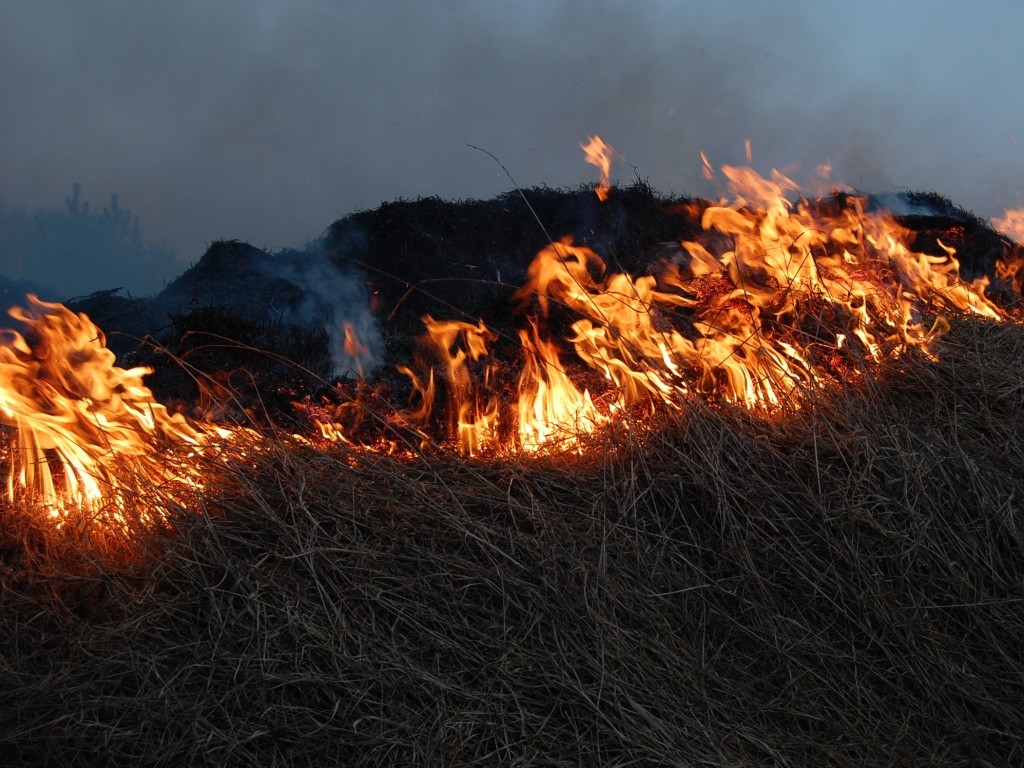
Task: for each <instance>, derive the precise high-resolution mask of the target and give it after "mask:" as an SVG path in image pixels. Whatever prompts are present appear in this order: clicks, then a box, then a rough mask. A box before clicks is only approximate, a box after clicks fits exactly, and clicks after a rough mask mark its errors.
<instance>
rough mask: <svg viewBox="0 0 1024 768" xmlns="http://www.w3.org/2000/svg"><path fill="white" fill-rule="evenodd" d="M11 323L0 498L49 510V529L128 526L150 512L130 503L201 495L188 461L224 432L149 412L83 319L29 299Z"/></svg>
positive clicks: (135, 380)
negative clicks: (74, 524) (81, 521)
mask: <svg viewBox="0 0 1024 768" xmlns="http://www.w3.org/2000/svg"><path fill="white" fill-rule="evenodd" d="M10 314H11V315H12V316H13V317H14V318H15V319H17V320H20V321H21V322H23V323H24V324H25V326H26V331H25V335H22V334H21V333H18V332H16V331H13V330H11V331H6V332H5V336H4V338H3V339H2V343H0V422H2V423H3V424H5V425H7V426H8V427H10V428H12V432H13V434H12V449H11V451H10V455H9V464H10V470H9V475H8V483H7V492H8V498H9V500H11V501H14V500H15V499H19V498H21V499H25V500H27V501H30V502H32V503H36V504H39V505H41V506H42V507H43V508H44V509H46V510H48V512H49V515H50V517H52V518H53V519H54V520H55V521H56V523H57V527H58V528H59V527H61V526H62V525H63V524H64V523H65V522H67V520H69V519H70V518H71V516H72V515H73V513H75V512H80V513H83V514H86V515H87V516H90V517H94V518H95V517H105V518H106V519H107V521H108V522H111V523H113V525H114V526H115V527H121V528H125V527H127V526H128V522H129V516H130V511H131V514H132V515H134V517H133V519H136V520H138V521H140V522H142V523H150V522H152V521H153V517H152V511H151V510H150V509H149V507H148V506H147V505H146V504H145V503H143V504H141V505H140V504H138V503H136V502H138V496H139V494H140V493H143V492H145V491H146V490H147V489H148V490H152V489H154V488H159V489H161V491H162V492H164V493H170V494H171V495H172V496H173V495H175V494H177V495H179V496H182V497H183V496H184V495H185V493H186V492H187V491H190V490H194V489H196V488H198V487H201V478H200V477H199V476H198V475H197V473H196V471H195V469H194V466H193V465H192V464H191V463H190V462H189V461H188V460H187V459H188V457H187V456H186V457H184V458H181V457H176V456H175V455H174V454H173V453H172V452H170V451H169V448H175V447H176V448H185V449H186V451H187V453H189V454H190V455H193V456H194V454H195V453H196V452H198V451H200V450H202V448H203V446H204V445H205V444H207V443H208V442H209V441H210V439H211V438H214V437H216V438H223V437H227V436H228V435H229V431H228V430H225V429H213V428H207V429H202V428H198V427H196V426H194V425H192V424H190V423H189V422H188V421H186V420H185V418H184V417H183V416H181V415H180V414H172V413H169V412H168V411H167V409H166V408H165V407H164V406H163V405H161V404H160V403H158V402H156V400H155V399H154V397H153V395H152V393H151V392H150V390H149V389H148V388H147V387H146V386H145V385H144V384H143V383H142V377H143V376H144V375H145V374H147V373H149V372H150V370H149V369H147V368H130V369H124V368H119V367H118V366H116V365H115V364H114V353H113V352H111V351H110V350H109V349H107V348H106V346H105V339H104V336H103V333H102V332H101V331H100V330H99V329H98V328H97V327H96V326H95V325H94V324H93V323H92V322H91V321H90V320H89V318H88V317H87V316H86V315H84V314H82V313H75V312H72V311H71V310H69V309H67V308H66V307H64V306H62V305H60V304H54V303H49V302H44V301H40V300H39V299H37V298H35V297H34V296H29V297H28V307H27V308H26V309H19V308H14V309H12V310H11V311H10Z"/></svg>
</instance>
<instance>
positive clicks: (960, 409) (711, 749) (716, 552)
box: [0, 320, 1024, 766]
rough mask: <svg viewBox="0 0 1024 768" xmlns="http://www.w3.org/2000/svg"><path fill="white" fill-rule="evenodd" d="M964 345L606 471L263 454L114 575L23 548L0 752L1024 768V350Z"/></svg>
mask: <svg viewBox="0 0 1024 768" xmlns="http://www.w3.org/2000/svg"><path fill="white" fill-rule="evenodd" d="M937 352H938V354H939V358H940V359H939V362H937V363H932V362H929V361H927V360H924V359H920V358H919V357H917V356H915V355H908V356H907V357H905V358H903V359H902V360H899V361H897V363H896V364H895V365H893V366H890V367H888V368H886V369H885V370H884V371H882V372H881V373H880V374H879V376H878V377H877V378H876V379H875V380H873V381H872V382H870V383H869V384H868V385H866V386H864V387H852V386H851V388H850V389H849V391H846V392H838V393H836V394H833V395H830V396H827V397H822V399H821V400H820V402H819V403H818V407H817V408H806V409H803V410H801V411H797V412H794V413H791V414H788V415H786V416H784V417H783V418H781V419H779V420H775V421H765V420H761V419H759V418H758V417H756V416H754V415H751V414H748V413H746V412H742V411H732V410H728V409H723V408H720V407H712V406H710V405H708V404H706V403H703V402H700V401H696V400H695V401H693V402H692V403H691V404H690V405H689V407H688V408H687V410H686V411H685V412H684V413H680V414H677V415H675V416H673V417H671V418H665V419H664V420H663V421H662V422H659V423H658V424H656V425H654V426H653V427H652V428H651V429H649V430H648V429H646V428H645V429H637V430H636V431H635V432H634V433H631V434H626V436H625V438H623V440H622V441H620V442H619V443H616V444H614V445H612V444H607V445H605V446H604V450H602V448H601V446H594V448H593V450H591V451H589V452H588V454H587V455H586V456H585V457H564V456H563V457H558V458H553V457H547V458H535V459H529V460H526V459H523V460H518V461H516V460H508V459H506V460H487V461H480V460H474V461H470V460H463V459H459V458H456V457H449V456H432V457H421V458H419V459H415V460H400V459H397V458H390V457H386V456H384V457H382V456H375V455H355V456H354V455H352V454H349V453H346V452H345V449H343V448H340V447H335V448H333V449H332V450H331V451H329V452H324V451H320V450H314V449H313V448H312V447H309V446H303V445H300V444H292V443H290V442H286V441H284V440H276V439H274V438H266V439H265V440H264V441H263V443H262V445H260V446H259V450H255V446H254V450H253V451H252V452H251V453H250V455H249V457H248V458H247V459H245V460H244V461H242V460H240V461H239V462H238V463H237V464H235V465H234V466H232V467H230V468H228V469H227V470H224V469H221V470H220V473H219V474H217V475H216V478H215V480H214V482H213V484H212V487H211V488H210V489H209V490H208V492H207V495H206V496H205V502H204V503H205V504H207V505H208V508H207V509H205V512H204V509H203V508H200V510H199V513H198V514H197V513H196V512H195V511H182V514H181V515H180V516H178V517H176V518H174V519H173V520H172V525H171V530H169V531H164V532H155V533H154V534H153V536H154V541H151V542H149V547H148V551H149V554H148V555H146V556H145V558H144V559H143V560H141V561H140V562H138V563H136V564H135V565H132V566H124V567H121V568H118V569H114V568H106V567H97V568H96V569H94V570H93V571H92V572H91V573H90V572H88V571H83V570H81V569H79V571H78V572H79V575H77V576H70V575H68V574H67V573H66V572H63V571H62V570H61V568H60V562H59V552H57V553H47V552H37V553H36V554H35V555H34V556H33V557H31V558H30V557H28V556H26V555H24V554H20V552H21V550H20V549H19V547H21V546H22V543H21V542H18V541H16V540H12V539H11V538H10V537H8V538H7V539H5V541H4V547H5V549H4V557H5V561H4V565H3V567H2V572H0V585H2V591H0V595H2V596H0V617H2V622H3V626H2V628H0V680H2V684H0V758H4V762H5V764H38V765H42V764H45V765H76V766H79V765H107V764H133V765H167V766H180V765H264V766H271V765H275V766H277V765H311V764H312V765H389V766H390V765H486V766H493V765H546V766H547V765H581V764H582V765H608V766H615V765H656V764H673V765H789V766H829V765H837V766H839V765H849V766H854V765H855V766H864V765H958V764H970V765H980V766H986V765H988V766H1005V765H1010V764H1019V763H1021V762H1024V737H1022V736H1021V734H1024V708H1022V707H1021V704H1020V703H1021V702H1022V701H1024V531H1022V521H1021V505H1022V499H1024V479H1022V472H1021V468H1022V467H1024V426H1022V423H1021V414H1022V413H1024V382H1022V375H1021V374H1022V370H1021V367H1022V363H1021V361H1022V360H1024V329H1022V328H1021V327H1019V326H1015V325H995V324H989V323H983V322H979V321H973V320H960V321H957V322H955V323H954V327H953V329H952V331H951V333H950V334H949V335H947V336H946V337H944V339H943V340H942V341H941V343H940V344H939V345H938V346H937ZM211 471H213V468H211ZM157 544H158V545H159V546H156V545H157ZM47 564H48V567H47V568H44V567H43V566H44V565H47Z"/></svg>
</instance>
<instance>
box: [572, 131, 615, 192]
mask: <svg viewBox="0 0 1024 768" xmlns="http://www.w3.org/2000/svg"><path fill="white" fill-rule="evenodd" d="M580 149H582V150H583V155H584V159H585V160H586V161H587V162H588V163H590V164H591V165H594V166H597V167H598V168H599V169H600V170H601V180H600V181H598V182H597V188H596V189H595V190H594V191H595V192H596V193H597V198H598V200H601V201H602V202H603V201H605V200H607V199H608V195H609V194H610V193H611V183H610V181H609V178H610V176H611V170H612V155H613V154H614V152H615V150H614V149H612V148H611V147H610V146H608V145H607V144H605V143H604V141H603V140H602V139H601V137H600V136H591V137H590V139H589V140H588V141H587V143H586V144H580Z"/></svg>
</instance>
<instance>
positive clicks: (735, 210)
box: [0, 136, 1024, 528]
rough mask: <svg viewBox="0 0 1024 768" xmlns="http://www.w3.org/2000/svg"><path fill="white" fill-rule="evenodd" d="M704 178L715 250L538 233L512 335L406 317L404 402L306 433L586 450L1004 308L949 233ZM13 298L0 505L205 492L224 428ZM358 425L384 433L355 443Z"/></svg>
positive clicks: (849, 376)
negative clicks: (928, 242) (714, 194)
mask: <svg viewBox="0 0 1024 768" xmlns="http://www.w3.org/2000/svg"><path fill="white" fill-rule="evenodd" d="M584 149H585V150H586V151H587V154H588V160H589V161H590V162H594V163H595V164H598V165H599V167H601V169H602V185H599V187H598V189H599V193H600V190H601V189H604V193H605V194H607V190H608V169H609V165H610V158H611V151H612V150H611V148H610V147H608V146H607V145H606V144H604V142H602V141H601V140H600V139H599V137H596V136H595V137H592V138H591V139H590V142H589V144H587V145H586V146H584ZM704 162H705V168H706V170H707V171H708V172H709V175H711V171H712V169H711V167H710V163H708V162H707V160H706V158H704ZM721 174H722V176H724V177H725V179H727V181H728V183H729V185H730V187H731V192H732V201H731V202H730V203H728V204H726V202H724V201H723V202H722V203H720V204H714V205H708V206H706V207H704V208H703V210H702V213H701V219H700V223H701V227H702V228H703V229H704V230H705V231H707V232H709V233H714V234H715V236H714V237H711V238H708V239H707V242H708V243H717V244H718V245H717V246H716V247H715V248H714V249H711V246H710V245H705V244H702V243H699V242H696V241H692V240H682V241H680V242H679V243H678V249H677V251H676V255H674V256H673V257H671V258H669V259H667V260H664V261H663V262H662V263H661V264H659V265H658V267H657V268H656V269H652V270H651V273H650V274H644V275H636V276H634V275H630V274H627V273H624V272H614V271H612V270H610V269H609V268H608V265H607V264H606V263H605V261H604V260H603V259H602V258H601V256H600V255H599V254H598V253H597V252H596V251H594V250H593V249H592V248H591V247H589V246H588V245H586V244H579V243H575V242H574V241H573V240H572V239H571V238H563V239H561V240H558V241H553V242H550V243H549V244H548V245H547V246H546V247H545V248H543V249H542V250H541V251H540V252H539V253H537V255H536V256H535V258H534V259H533V261H532V263H531V264H530V266H529V268H528V270H527V277H526V281H525V282H524V284H523V285H522V286H521V287H520V288H519V289H518V290H517V291H516V292H515V294H514V296H513V297H512V298H513V301H514V303H515V304H516V306H517V307H518V318H519V324H518V328H517V330H516V332H515V334H514V335H513V334H511V333H508V334H506V335H504V336H502V335H501V334H499V333H498V332H496V331H495V330H493V329H491V328H488V327H487V326H486V325H485V324H484V323H483V322H482V321H478V322H476V323H473V322H466V321H462V320H445V319H437V318H434V317H431V316H429V315H427V316H425V317H423V323H424V326H425V332H424V335H423V337H422V344H421V348H422V353H421V354H420V355H419V357H418V358H417V360H416V361H415V362H414V363H412V364H411V365H408V366H400V367H399V368H398V370H399V371H400V372H401V373H403V374H405V376H406V377H407V378H408V386H409V388H410V389H411V392H412V400H411V401H410V403H409V405H408V406H406V407H404V408H403V407H402V406H394V407H392V406H390V405H388V406H387V407H386V408H385V409H383V410H382V409H375V408H374V406H372V405H367V404H366V403H364V402H361V401H360V400H359V399H356V398H354V399H352V400H351V401H350V402H345V403H342V404H341V405H340V406H337V407H335V408H333V409H328V408H326V407H323V408H321V407H320V406H318V405H314V404H307V406H306V412H307V413H308V414H309V415H310V417H311V419H312V421H313V422H314V423H315V424H316V426H317V427H318V428H319V433H320V436H321V438H323V439H325V440H327V441H330V442H333V443H337V444H344V446H345V450H346V451H348V452H349V454H348V455H350V457H357V456H358V455H359V451H387V452H396V451H407V450H409V447H410V446H413V447H414V445H415V442H416V441H417V440H418V441H419V443H420V447H421V449H424V448H429V449H436V448H438V447H440V446H454V447H455V448H456V449H457V450H458V451H460V452H462V453H463V454H466V455H470V456H478V455H486V454H492V455H493V454H535V453H538V452H550V451H573V452H582V451H584V450H586V449H587V446H588V445H590V444H591V443H590V441H592V440H601V439H603V436H605V435H608V434H610V433H611V430H613V429H614V428H615V426H616V425H617V424H623V423H629V424H631V425H633V424H637V423H640V424H642V423H645V421H647V420H646V419H645V418H644V417H645V416H646V415H649V414H652V413H657V412H658V411H662V412H679V411H682V410H683V409H684V407H685V405H686V401H687V399H688V398H693V397H704V398H707V399H710V400H711V401H713V402H715V403H718V404H721V405H723V406H737V407H743V408H747V409H750V410H751V411H753V412H755V413H757V414H760V415H763V416H764V417H765V418H771V417H772V416H773V415H775V414H778V413H779V412H780V411H783V410H787V409H790V410H791V409H799V408H804V407H806V406H807V405H808V404H810V403H811V402H812V401H813V399H814V398H815V397H816V396H817V394H818V393H819V392H821V391H823V390H825V389H826V388H828V387H837V386H846V385H849V384H850V383H853V384H856V382H857V381H858V380H860V379H862V378H863V377H864V376H865V375H866V374H868V373H869V372H870V371H871V369H872V367H873V366H877V365H879V364H882V363H884V362H885V361H886V360H887V359H892V358H895V357H899V356H901V355H904V354H907V353H909V352H910V351H912V350H916V351H919V352H921V353H923V354H925V355H928V356H933V355H934V352H933V350H932V343H933V341H934V340H935V338H936V337H937V336H938V335H939V334H940V333H942V331H943V330H944V329H945V327H946V325H947V324H946V321H945V320H944V318H943V313H966V314H972V315H977V316H979V317H984V318H988V319H993V320H1001V319H1005V317H1006V315H1005V313H1004V311H1003V310H1001V309H1000V308H999V307H998V306H997V305H995V304H994V303H993V302H992V301H991V300H990V299H989V298H987V297H986V295H985V289H986V284H987V283H986V281H985V280H984V279H981V280H978V281H975V282H974V283H972V284H968V283H966V282H964V281H963V280H962V279H961V278H960V276H959V264H958V262H957V259H956V254H955V251H954V250H953V249H952V248H950V247H947V246H944V245H942V244H941V243H940V245H941V246H942V248H943V249H944V252H943V253H942V254H940V255H926V254H924V253H919V252H916V251H914V249H913V247H912V242H913V238H912V236H911V234H910V233H909V232H907V231H906V230H904V229H903V228H902V227H901V226H900V225H899V224H898V223H897V222H896V220H895V219H894V218H893V217H892V216H890V215H888V214H886V213H884V212H882V213H876V212H869V211H868V210H866V206H865V203H864V201H863V200H861V199H859V198H857V197H855V196H845V197H842V198H833V199H832V200H831V201H825V202H817V203H815V202H811V201H808V200H806V199H803V198H801V197H800V196H799V191H800V190H799V189H798V187H797V185H796V184H795V183H794V182H793V181H792V180H790V179H789V178H787V177H786V176H784V175H782V174H780V173H777V172H776V173H773V174H772V176H771V177H770V178H764V177H762V176H760V175H758V174H757V173H755V172H754V171H752V170H750V169H748V168H738V167H731V166H723V167H722V168H721ZM691 210H700V209H699V208H697V207H692V208H691ZM1021 220H1022V221H1024V214H1022V216H1021ZM12 315H13V316H14V317H15V318H16V319H17V320H19V321H21V322H22V323H24V325H25V328H26V330H25V332H24V334H22V333H19V332H16V331H8V332H7V334H6V336H5V337H4V338H3V339H2V343H0V422H2V423H3V424H5V425H6V426H7V427H8V428H9V429H10V437H11V440H10V448H9V451H8V464H9V466H10V472H9V477H8V497H9V499H10V500H11V501H15V500H25V501H28V502H30V503H33V504H38V505H41V506H42V507H43V508H45V509H46V510H48V512H49V514H50V515H51V516H52V517H53V518H54V519H55V520H56V524H57V526H58V527H60V526H62V525H64V524H65V523H66V522H67V521H68V520H70V519H71V518H72V517H73V516H74V515H75V514H76V512H81V513H82V514H83V515H85V516H86V517H88V518H90V519H104V520H107V521H110V522H111V524H112V525H113V526H114V527H118V526H120V527H121V528H126V527H129V523H130V521H131V520H141V521H142V522H147V521H150V520H151V519H152V518H153V515H155V514H156V513H155V512H153V511H152V509H153V508H152V507H151V506H149V505H147V497H146V495H147V493H149V492H150V491H151V490H152V489H159V490H160V492H161V493H163V494H167V495H168V497H169V498H171V499H179V498H184V497H185V496H187V495H188V494H190V493H192V494H194V493H195V492H196V491H198V490H201V489H202V487H203V478H202V477H201V476H200V472H199V471H198V469H197V466H196V462H195V461H194V459H195V457H196V456H197V455H201V454H203V453H204V451H208V450H209V451H213V450H215V449H214V448H211V446H215V444H216V442H217V441H218V440H222V439H224V438H228V437H230V435H232V434H233V432H232V430H228V429H225V428H221V427H215V426H213V425H211V424H205V423H193V422H190V421H188V420H186V419H185V418H184V417H183V416H181V415H179V414H172V413H170V412H169V411H168V410H167V408H165V407H164V406H163V405H161V404H160V403H158V402H157V401H156V399H155V398H154V396H153V394H152V392H151V391H150V390H149V389H148V388H147V387H146V386H145V385H144V384H143V383H142V378H143V376H144V375H145V374H147V373H148V372H149V370H148V369H145V368H131V369H124V368H120V367H118V366H117V365H115V359H114V354H113V353H112V352H111V351H110V350H108V349H107V348H106V346H105V344H104V337H103V334H102V332H101V331H100V330H99V329H98V328H96V326H95V325H93V323H92V322H91V321H90V320H89V319H88V318H87V317H86V316H85V315H84V314H76V313H75V312H72V311H70V310H68V309H67V308H65V307H63V306H61V305H59V304H50V303H47V302H43V301H39V300H38V299H35V298H34V297H30V299H29V305H28V308H27V309H24V310H14V311H12ZM557 328H560V329H563V331H562V332H556V331H555V330H554V329H557ZM564 329H567V330H564ZM344 334H345V340H344V350H345V352H346V354H348V355H350V356H351V357H352V358H353V359H359V358H361V357H363V356H365V351H366V350H365V347H364V345H363V344H362V342H361V341H360V339H359V338H358V334H357V333H356V331H355V329H354V328H353V327H352V326H351V325H347V326H345V327H344ZM498 348H500V349H501V358H502V360H498V359H496V355H497V353H496V352H495V351H494V350H495V349H498ZM508 350H512V353H511V355H512V356H515V357H516V361H517V366H516V367H515V368H514V369H513V368H510V366H509V365H508V364H507V358H508V357H509V356H510V353H509V351H508ZM360 374H362V372H361V371H360ZM584 382H585V385H584ZM364 384H365V382H362V381H360V382H359V386H360V387H362V386H363V385H364ZM367 389H368V387H367ZM359 391H361V392H362V391H365V390H359ZM359 397H360V398H361V397H362V395H360V396H359ZM374 397H377V395H374ZM375 402H377V401H375ZM297 405H299V404H297ZM368 411H372V412H373V416H372V418H364V417H365V414H366V413H367V412H368ZM634 417H640V418H639V419H636V418H634ZM366 423H370V424H371V425H380V424H386V430H388V431H390V435H389V436H387V437H383V436H381V435H379V434H378V435H377V436H376V437H373V438H371V439H368V440H363V439H361V438H356V437H355V436H354V431H355V430H356V429H359V428H361V427H360V424H363V425H365V424H366ZM299 438H300V439H302V440H304V441H305V442H307V443H309V444H312V442H311V441H309V440H306V439H305V438H302V437H301V436H299ZM400 445H401V446H403V447H400ZM353 460H357V459H355V458H353ZM140 499H141V503H140ZM140 510H141V511H140Z"/></svg>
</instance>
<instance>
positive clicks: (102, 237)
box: [0, 183, 174, 297]
mask: <svg viewBox="0 0 1024 768" xmlns="http://www.w3.org/2000/svg"><path fill="white" fill-rule="evenodd" d="M173 268H174V252H173V251H172V250H170V249H168V248H165V247H163V246H153V245H148V244H146V243H145V242H143V239H142V231H141V229H140V227H139V218H138V216H134V215H133V214H132V212H131V210H129V209H127V208H123V207H121V204H120V202H119V201H118V198H117V195H111V196H110V202H109V203H108V205H106V206H104V207H103V209H102V210H101V211H100V212H99V213H94V212H93V211H92V210H91V207H90V204H89V203H88V202H87V201H83V200H82V190H81V185H80V184H78V183H75V184H74V185H72V188H71V194H70V195H69V196H68V197H66V198H65V199H64V209H63V210H60V209H56V210H55V209H43V208H40V209H37V210H36V211H34V212H32V213H28V212H27V211H25V210H24V209H21V208H17V207H14V206H11V205H8V204H7V203H5V202H4V201H3V200H0V274H2V275H4V276H6V277H9V278H12V279H15V280H31V281H34V282H37V283H39V284H41V285H44V286H46V287H48V288H51V289H52V290H53V291H54V292H55V293H57V294H58V295H61V296H64V297H70V296H76V295H83V294H87V293H91V292H93V291H98V290H104V289H108V288H118V287H124V288H126V289H128V290H129V291H131V292H132V293H136V294H147V293H152V292H154V291H155V290H157V289H158V288H159V287H160V283H161V281H162V279H163V278H165V277H167V276H169V275H170V273H171V271H172V270H173Z"/></svg>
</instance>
